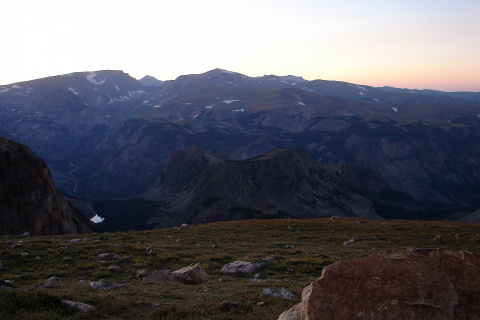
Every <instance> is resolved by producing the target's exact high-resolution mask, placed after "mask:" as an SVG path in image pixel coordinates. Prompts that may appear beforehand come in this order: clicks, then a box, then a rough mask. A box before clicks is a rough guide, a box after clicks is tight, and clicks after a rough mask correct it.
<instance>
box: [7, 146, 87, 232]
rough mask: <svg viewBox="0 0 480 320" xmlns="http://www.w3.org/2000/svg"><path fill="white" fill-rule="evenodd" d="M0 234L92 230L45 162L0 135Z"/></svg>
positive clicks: (23, 147)
mask: <svg viewBox="0 0 480 320" xmlns="http://www.w3.org/2000/svg"><path fill="white" fill-rule="evenodd" d="M0 181H1V183H0V200H1V201H0V234H23V233H25V232H29V233H30V234H31V235H52V234H66V233H89V232H92V231H93V227H91V226H90V224H89V222H88V220H87V218H85V216H84V215H83V214H82V213H81V212H80V211H78V210H77V209H76V208H75V207H73V206H72V205H71V203H69V202H68V201H66V200H65V198H64V197H63V195H62V194H61V193H60V192H59V191H58V190H57V189H56V188H55V184H54V182H53V178H52V176H51V174H50V170H49V169H48V168H47V166H46V164H45V162H44V161H43V160H41V159H40V158H38V157H37V156H36V155H35V154H33V152H31V151H30V150H29V149H28V148H27V147H25V146H23V145H21V144H19V143H16V142H14V141H11V140H8V139H3V138H0Z"/></svg>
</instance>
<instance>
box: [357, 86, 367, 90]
mask: <svg viewBox="0 0 480 320" xmlns="http://www.w3.org/2000/svg"><path fill="white" fill-rule="evenodd" d="M357 88H359V89H362V90H363V91H368V90H367V89H366V88H364V87H362V86H357Z"/></svg>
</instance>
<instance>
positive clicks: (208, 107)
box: [205, 106, 213, 109]
mask: <svg viewBox="0 0 480 320" xmlns="http://www.w3.org/2000/svg"><path fill="white" fill-rule="evenodd" d="M212 108H213V107H212V106H206V107H205V109H212Z"/></svg>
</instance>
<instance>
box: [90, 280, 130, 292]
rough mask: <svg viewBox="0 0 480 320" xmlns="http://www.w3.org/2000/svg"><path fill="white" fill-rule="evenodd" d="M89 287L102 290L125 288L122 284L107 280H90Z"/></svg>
mask: <svg viewBox="0 0 480 320" xmlns="http://www.w3.org/2000/svg"><path fill="white" fill-rule="evenodd" d="M90 287H92V288H93V290H95V291H102V290H116V289H125V288H126V286H125V285H124V284H118V283H113V282H110V281H107V280H104V279H102V280H100V281H92V282H90Z"/></svg>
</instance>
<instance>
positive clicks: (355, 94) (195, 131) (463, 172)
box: [0, 69, 480, 218]
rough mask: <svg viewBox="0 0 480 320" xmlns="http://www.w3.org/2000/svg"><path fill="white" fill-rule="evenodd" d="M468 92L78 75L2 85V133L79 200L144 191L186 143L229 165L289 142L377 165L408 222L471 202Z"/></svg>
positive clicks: (477, 135)
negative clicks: (405, 200)
mask: <svg viewBox="0 0 480 320" xmlns="http://www.w3.org/2000/svg"><path fill="white" fill-rule="evenodd" d="M152 84H153V85H152ZM477 95H478V93H453V94H451V93H442V92H437V91H433V90H406V89H395V88H374V87H369V86H364V85H357V84H351V83H346V82H340V81H324V80H314V81H306V80H304V79H303V78H301V77H297V76H275V75H266V76H262V77H248V76H246V75H242V74H240V73H235V72H231V71H227V70H222V69H215V70H211V71H208V72H206V73H203V74H194V75H184V76H180V77H178V78H177V79H175V80H172V81H165V82H162V83H159V82H157V81H154V79H152V78H151V77H145V78H143V79H141V80H136V79H134V78H132V77H130V76H129V75H128V74H126V73H124V72H122V71H109V70H104V71H95V72H79V73H72V74H70V75H61V76H55V77H50V78H45V79H38V80H32V81H26V82H22V83H17V84H12V85H8V86H2V87H0V135H2V136H8V137H10V138H12V139H14V140H16V141H19V142H21V143H24V144H25V145H27V146H28V147H30V148H31V149H32V150H33V151H34V152H35V153H36V154H38V155H39V156H41V157H42V158H44V159H45V160H46V162H47V163H48V164H49V167H50V168H51V170H52V173H53V175H54V177H55V181H56V183H57V185H58V186H59V187H60V188H61V189H62V190H63V191H64V192H66V193H69V194H70V195H71V196H72V197H83V198H86V199H85V200H86V201H88V200H95V201H97V200H98V201H103V200H108V199H109V198H122V197H131V196H133V195H135V194H141V193H144V192H146V191H147V190H149V189H150V188H152V187H153V186H154V185H155V182H156V179H157V177H158V176H159V175H160V174H161V173H162V170H163V169H164V167H165V165H166V163H167V161H168V159H169V158H170V157H171V156H172V155H173V154H175V153H176V152H177V151H182V152H185V151H186V150H187V148H188V146H191V145H194V146H197V147H199V148H201V149H202V150H205V152H211V153H214V154H221V155H222V157H224V158H225V159H231V160H233V159H234V160H248V159H250V158H252V157H256V156H260V155H263V154H265V153H267V152H270V151H273V150H276V149H297V150H302V151H304V152H306V153H307V154H308V156H309V157H310V158H311V159H313V160H315V161H316V162H319V163H320V162H321V163H324V164H325V165H327V164H328V165H332V166H335V165H337V164H338V163H341V162H345V163H347V164H349V165H353V166H355V167H362V168H368V169H369V170H373V171H375V172H378V173H379V174H380V175H381V177H382V179H384V181H385V182H386V183H387V184H388V186H389V187H390V188H391V189H393V190H396V191H398V192H401V193H405V194H408V195H409V196H410V197H412V198H413V199H415V201H417V202H418V203H420V205H421V206H422V207H424V208H426V211H424V212H423V213H422V212H417V213H416V216H415V217H416V218H427V217H428V218H431V217H432V216H431V215H430V213H428V212H434V211H435V212H437V213H436V214H435V215H434V216H435V218H442V217H444V216H445V215H446V214H447V212H448V211H451V210H456V209H457V208H466V209H465V210H466V211H465V212H467V211H469V212H472V211H473V208H475V207H478V206H480V200H479V198H478V196H477V195H478V193H479V192H480V184H479V183H478V181H480V171H479V169H478V168H479V167H480V166H479V162H480V151H479V150H480V145H479V144H480V142H479V141H480V100H479V99H477ZM132 207H135V206H134V205H132ZM149 210H150V209H149ZM149 212H150V211H149ZM409 212H411V211H409V210H406V211H405V212H404V214H406V215H408V214H409ZM149 215H150V213H149ZM409 217H410V216H409Z"/></svg>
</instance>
